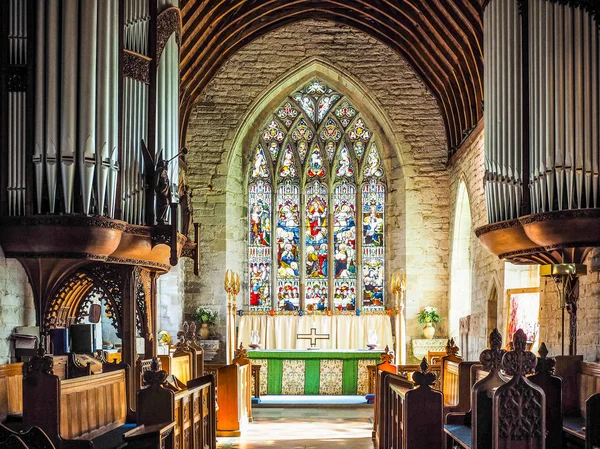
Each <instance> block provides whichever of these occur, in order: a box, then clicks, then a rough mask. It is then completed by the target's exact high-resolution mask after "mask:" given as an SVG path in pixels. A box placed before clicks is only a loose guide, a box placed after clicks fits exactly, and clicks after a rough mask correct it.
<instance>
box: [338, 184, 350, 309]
mask: <svg viewBox="0 0 600 449" xmlns="http://www.w3.org/2000/svg"><path fill="white" fill-rule="evenodd" d="M355 202H356V188H355V187H354V185H352V184H349V183H342V184H339V185H337V186H336V187H335V190H334V192H333V241H334V253H333V258H334V259H333V266H334V270H333V271H334V273H333V276H334V279H335V281H334V298H333V299H334V302H333V306H334V308H337V309H339V310H354V308H355V299H356V281H355V280H356V206H355Z"/></svg>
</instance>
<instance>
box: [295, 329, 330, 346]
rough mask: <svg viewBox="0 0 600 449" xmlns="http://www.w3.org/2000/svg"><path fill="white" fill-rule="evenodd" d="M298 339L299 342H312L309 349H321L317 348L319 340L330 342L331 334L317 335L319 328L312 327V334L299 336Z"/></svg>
mask: <svg viewBox="0 0 600 449" xmlns="http://www.w3.org/2000/svg"><path fill="white" fill-rule="evenodd" d="M296 338H297V339H298V340H310V348H309V349H319V348H317V340H329V334H317V328H316V327H311V328H310V334H297V335H296Z"/></svg>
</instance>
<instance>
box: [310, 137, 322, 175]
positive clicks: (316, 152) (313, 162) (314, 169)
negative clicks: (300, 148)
mask: <svg viewBox="0 0 600 449" xmlns="http://www.w3.org/2000/svg"><path fill="white" fill-rule="evenodd" d="M309 164H310V165H309V168H308V176H309V177H311V178H319V177H322V176H324V175H325V169H324V168H323V156H322V155H321V150H320V149H319V145H315V146H314V148H313V149H312V151H311V153H310V161H309Z"/></svg>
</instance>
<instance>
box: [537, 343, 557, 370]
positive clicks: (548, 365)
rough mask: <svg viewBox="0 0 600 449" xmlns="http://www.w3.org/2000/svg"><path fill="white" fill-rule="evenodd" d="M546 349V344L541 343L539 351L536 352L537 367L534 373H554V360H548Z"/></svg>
mask: <svg viewBox="0 0 600 449" xmlns="http://www.w3.org/2000/svg"><path fill="white" fill-rule="evenodd" d="M548 353H549V351H548V348H547V347H546V343H542V344H541V346H540V349H539V350H538V354H539V355H540V357H538V360H537V365H536V367H535V372H536V373H548V374H553V373H554V365H555V364H556V360H555V359H553V358H548Z"/></svg>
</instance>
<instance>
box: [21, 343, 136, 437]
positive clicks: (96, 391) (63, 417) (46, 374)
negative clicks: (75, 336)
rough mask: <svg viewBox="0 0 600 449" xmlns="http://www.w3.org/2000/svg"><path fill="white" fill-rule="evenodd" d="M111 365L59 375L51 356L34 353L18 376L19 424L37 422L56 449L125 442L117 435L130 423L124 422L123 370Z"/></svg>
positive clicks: (124, 391)
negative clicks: (71, 376) (85, 373)
mask: <svg viewBox="0 0 600 449" xmlns="http://www.w3.org/2000/svg"><path fill="white" fill-rule="evenodd" d="M116 368H118V366H117V365H113V366H112V367H111V368H107V371H108V372H105V373H102V374H96V375H93V376H87V377H79V378H76V379H68V380H61V379H59V378H58V377H57V376H55V375H54V374H53V373H52V358H51V357H49V356H43V355H38V356H36V357H34V358H33V359H32V360H31V361H30V362H29V363H27V364H26V367H25V377H24V379H23V424H24V426H25V427H26V428H27V427H32V426H38V427H40V428H41V429H42V430H43V431H44V432H45V433H46V434H47V435H48V437H49V438H50V440H51V441H52V443H53V444H54V445H55V446H56V447H58V448H64V447H69V448H72V447H77V446H81V447H86V448H90V447H94V446H98V447H113V448H114V447H120V446H122V445H124V442H123V439H122V435H123V433H125V432H126V431H127V430H129V429H131V428H132V425H126V423H127V417H128V412H129V410H128V407H127V404H128V401H127V375H128V373H127V367H123V368H120V369H116ZM111 369H114V371H110V370H111ZM72 440H79V441H77V442H75V441H72ZM122 442H123V444H122Z"/></svg>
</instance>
